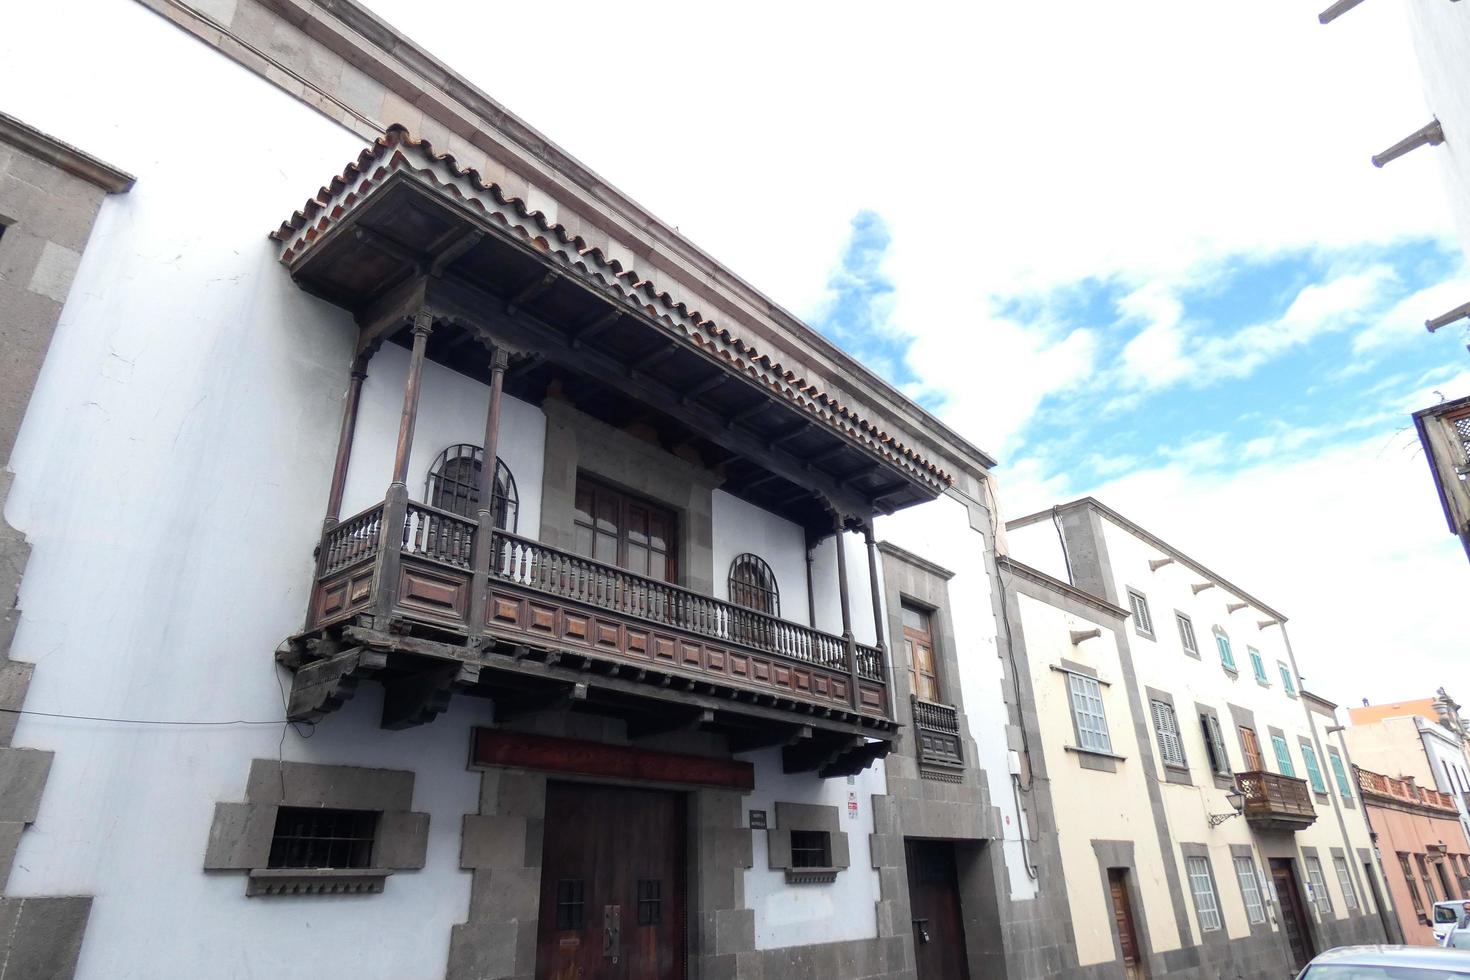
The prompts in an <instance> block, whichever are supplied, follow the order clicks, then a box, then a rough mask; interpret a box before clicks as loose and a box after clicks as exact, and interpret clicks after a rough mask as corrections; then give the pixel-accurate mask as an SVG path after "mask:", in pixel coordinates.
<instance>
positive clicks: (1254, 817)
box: [1235, 772, 1317, 830]
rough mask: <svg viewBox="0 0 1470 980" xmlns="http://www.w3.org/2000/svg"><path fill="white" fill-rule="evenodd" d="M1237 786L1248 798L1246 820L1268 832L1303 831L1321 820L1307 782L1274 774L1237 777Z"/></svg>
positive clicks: (1237, 775) (1261, 773) (1243, 773)
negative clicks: (1270, 830)
mask: <svg viewBox="0 0 1470 980" xmlns="http://www.w3.org/2000/svg"><path fill="white" fill-rule="evenodd" d="M1235 785H1236V787H1237V788H1238V789H1239V790H1240V792H1241V794H1242V795H1244V796H1245V811H1244V812H1245V818H1246V820H1248V821H1250V822H1251V823H1253V824H1256V825H1258V826H1261V827H1263V828H1266V829H1275V830H1300V829H1302V828H1303V827H1310V826H1311V825H1312V824H1313V823H1315V822H1316V820H1317V810H1316V807H1314V806H1313V805H1312V791H1311V790H1310V789H1309V788H1308V786H1307V781H1306V780H1305V779H1294V778H1292V777H1291V776H1282V775H1280V774H1279V773H1274V772H1242V773H1236V776H1235Z"/></svg>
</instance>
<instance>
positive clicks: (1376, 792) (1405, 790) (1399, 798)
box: [1353, 766, 1470, 817]
mask: <svg viewBox="0 0 1470 980" xmlns="http://www.w3.org/2000/svg"><path fill="white" fill-rule="evenodd" d="M1353 768H1354V769H1355V770H1356V771H1357V775H1358V789H1359V790H1361V791H1362V793H1363V796H1365V797H1367V798H1368V800H1369V801H1370V802H1386V803H1390V804H1399V805H1400V806H1407V807H1412V808H1414V809H1416V810H1420V811H1423V812H1435V811H1437V812H1438V814H1442V815H1444V816H1448V817H1454V816H1457V815H1458V814H1459V812H1460V811H1459V807H1457V806H1456V805H1455V797H1454V796H1452V795H1451V794H1449V793H1441V792H1440V791H1439V790H1437V789H1429V788H1427V787H1424V786H1420V785H1418V784H1417V783H1415V782H1414V781H1413V780H1412V779H1395V778H1393V777H1392V776H1385V775H1383V774H1382V773H1376V772H1373V771H1371V770H1368V769H1362V768H1359V767H1357V766H1354V767H1353ZM1466 798H1467V800H1470V794H1466Z"/></svg>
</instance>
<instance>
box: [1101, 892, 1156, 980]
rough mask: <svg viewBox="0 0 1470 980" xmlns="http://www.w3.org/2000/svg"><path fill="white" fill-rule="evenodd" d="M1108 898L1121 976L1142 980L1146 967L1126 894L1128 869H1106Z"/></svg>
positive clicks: (1131, 907)
mask: <svg viewBox="0 0 1470 980" xmlns="http://www.w3.org/2000/svg"><path fill="white" fill-rule="evenodd" d="M1108 898H1109V899H1110V900H1111V901H1112V903H1113V925H1114V927H1115V928H1116V929H1117V930H1118V949H1119V951H1120V952H1121V954H1122V957H1123V976H1124V977H1126V978H1127V980H1144V978H1145V977H1147V976H1148V966H1147V964H1146V963H1145V962H1144V958H1143V951H1142V947H1141V946H1140V945H1139V942H1138V923H1137V922H1136V921H1135V919H1134V917H1133V899H1132V898H1131V897H1130V896H1129V894H1128V869H1127V868H1109V869H1108Z"/></svg>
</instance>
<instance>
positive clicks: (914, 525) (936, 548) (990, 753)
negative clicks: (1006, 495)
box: [870, 496, 1037, 900]
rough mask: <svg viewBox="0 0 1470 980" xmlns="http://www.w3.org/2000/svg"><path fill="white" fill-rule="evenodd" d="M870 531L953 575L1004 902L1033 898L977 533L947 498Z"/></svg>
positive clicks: (963, 669)
mask: <svg viewBox="0 0 1470 980" xmlns="http://www.w3.org/2000/svg"><path fill="white" fill-rule="evenodd" d="M877 531H878V538H879V540H886V541H891V542H892V543H893V544H896V545H898V546H899V547H900V548H903V549H905V550H906V551H910V552H913V553H914V554H916V555H922V556H923V557H924V558H927V559H928V560H930V561H932V562H934V563H936V564H938V565H940V566H942V567H944V568H946V569H948V570H949V571H951V572H953V573H954V578H952V579H950V581H949V600H950V618H951V620H952V622H953V624H954V632H955V644H956V646H957V649H956V651H955V657H956V661H957V662H958V665H959V673H960V690H961V694H962V696H963V698H964V702H965V714H966V716H967V718H968V719H969V722H970V735H971V737H972V738H974V740H975V745H976V749H977V751H978V752H979V764H980V766H981V767H982V768H983V769H984V770H985V774H986V777H987V779H988V787H989V790H990V802H991V804H992V805H993V806H996V807H998V808H999V809H1000V812H1001V819H1002V824H1003V829H1004V832H1005V839H1004V841H1003V842H1002V846H1003V847H1004V849H1005V863H1006V870H1007V873H1008V875H1009V884H1010V897H1011V898H1013V899H1017V900H1021V899H1030V898H1034V897H1035V895H1036V888H1037V886H1036V882H1034V881H1033V880H1032V879H1031V878H1030V876H1029V875H1028V874H1027V872H1026V860H1025V857H1024V856H1023V851H1022V847H1021V833H1022V831H1021V826H1022V825H1021V816H1020V813H1019V811H1018V809H1017V807H1016V803H1015V792H1014V790H1013V787H1012V782H1011V774H1010V753H1009V750H1008V748H1007V746H1006V740H1005V723H1006V721H1005V720H1006V718H1007V717H1008V716H1007V713H1006V706H1005V690H1004V684H1005V677H1006V674H1005V670H1006V669H1009V667H1008V665H1003V664H1002V663H1001V659H1000V652H999V650H1000V648H999V646H998V644H997V642H996V633H997V625H996V620H995V614H994V607H993V605H992V589H991V582H990V576H989V574H988V572H987V570H986V555H985V539H984V536H983V535H982V534H981V533H980V532H979V531H976V530H974V529H973V528H971V527H970V519H969V512H968V510H967V508H966V507H965V505H964V504H962V503H960V502H959V501H958V500H955V499H952V498H950V497H947V496H945V497H940V498H939V499H937V500H935V501H933V502H931V503H927V504H922V505H920V506H918V507H912V508H909V509H908V510H904V511H900V512H898V513H897V514H893V515H891V516H889V517H884V518H880V519H879V521H878V526H877ZM870 619H871V617H870Z"/></svg>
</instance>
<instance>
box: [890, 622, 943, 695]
mask: <svg viewBox="0 0 1470 980" xmlns="http://www.w3.org/2000/svg"><path fill="white" fill-rule="evenodd" d="M910 613H914V614H916V615H917V616H918V617H919V622H920V623H921V624H922V627H914V626H910V625H909V622H908V619H909V614H910ZM899 618H900V620H901V622H902V626H903V639H904V643H905V645H906V646H907V647H908V649H906V650H905V651H904V653H905V655H906V656H907V658H908V662H909V685H910V689H911V690H912V691H913V692H914V696H915V697H917V698H918V699H919V700H921V701H930V702H932V703H934V704H943V703H944V701H943V700H942V699H943V697H944V685H943V684H942V683H941V681H940V677H939V662H940V651H939V648H938V645H937V644H936V643H935V642H934V610H933V609H931V608H929V607H928V606H923V605H920V604H919V603H916V602H910V601H909V600H907V599H904V600H901V601H900V602H899ZM921 644H923V645H925V646H927V648H928V650H929V665H930V669H929V670H927V671H925V670H921V669H920V667H919V657H918V650H919V646H920V645H921ZM925 680H927V681H928V686H927V687H926V686H925V684H924V683H923V682H924V681H925Z"/></svg>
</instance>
